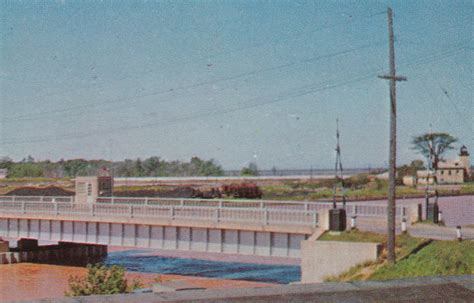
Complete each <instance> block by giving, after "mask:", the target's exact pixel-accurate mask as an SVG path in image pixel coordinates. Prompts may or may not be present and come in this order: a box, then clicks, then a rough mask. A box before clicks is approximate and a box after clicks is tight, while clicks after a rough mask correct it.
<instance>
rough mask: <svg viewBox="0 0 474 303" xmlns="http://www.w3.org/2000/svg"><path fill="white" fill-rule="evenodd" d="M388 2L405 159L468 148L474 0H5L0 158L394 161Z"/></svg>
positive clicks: (318, 164) (232, 165)
mask: <svg viewBox="0 0 474 303" xmlns="http://www.w3.org/2000/svg"><path fill="white" fill-rule="evenodd" d="M387 6H391V7H392V8H393V10H394V14H395V16H394V24H395V26H394V28H395V35H396V40H397V42H396V57H397V65H398V68H397V69H398V73H399V74H402V75H404V76H407V77H408V81H407V82H403V83H400V84H398V106H399V107H398V115H399V118H398V140H399V141H398V163H400V164H402V163H407V162H410V161H411V160H413V159H416V158H419V156H418V155H416V154H415V153H414V152H413V151H412V150H411V149H410V144H409V142H410V139H411V138H412V137H413V136H415V135H418V134H422V133H424V132H427V131H428V130H429V125H430V124H432V125H433V130H434V131H444V132H449V133H450V134H452V135H454V136H456V137H458V138H459V140H460V144H465V145H466V146H468V148H470V149H471V150H472V149H474V136H473V133H474V132H473V118H472V117H473V116H474V115H473V114H474V112H473V93H472V80H473V79H472V75H473V73H472V62H473V60H472V47H473V31H472V25H473V19H472V18H473V17H472V13H473V3H472V1H395V2H392V1H317V2H309V1H297V2H294V1H286V2H282V1H279V2H276V1H273V2H267V1H265V2H264V1H252V2H250V1H249V2H245V1H227V2H222V1H219V2H218V1H194V2H187V3H186V2H158V1H146V2H145V1H143V2H140V1H120V2H119V1H101V2H98V1H80V2H78V1H74V2H73V1H58V2H52V1H50V2H48V1H22V2H19V1H17V2H12V1H1V2H0V10H1V13H0V14H1V21H0V22H1V27H0V34H1V40H0V42H1V43H0V67H1V73H0V85H1V87H0V88H1V92H0V94H1V95H0V97H1V99H0V102H1V103H0V105H1V111H0V156H10V157H12V158H14V159H16V160H19V159H21V158H23V157H25V156H27V155H32V156H33V157H35V158H37V159H52V160H58V159H60V158H64V159H71V158H86V159H98V158H105V159H113V160H119V159H124V158H137V157H141V158H145V157H149V156H155V155H156V156H160V157H162V158H164V159H167V160H174V159H179V160H188V159H189V158H191V157H192V156H199V157H201V158H204V159H210V158H214V159H215V160H217V162H218V163H220V164H221V165H222V166H223V167H224V168H227V169H238V168H240V167H242V166H244V165H247V164H248V163H249V161H256V162H257V165H258V166H259V167H260V168H271V167H272V166H275V167H277V168H309V167H310V166H313V167H315V168H328V167H332V165H333V163H334V157H335V154H334V147H335V144H336V141H335V124H336V123H335V120H336V118H338V119H339V124H340V131H341V146H342V160H343V164H344V166H346V167H367V166H372V167H375V166H383V165H386V162H387V159H388V133H389V128H388V127H389V124H388V114H389V113H388V104H389V100H388V83H387V82H386V81H383V80H381V79H378V78H377V75H379V74H383V73H385V72H386V71H387V67H388V59H387V53H388V50H387V26H386V23H387V21H386V14H385V11H386V8H387ZM460 144H459V145H460Z"/></svg>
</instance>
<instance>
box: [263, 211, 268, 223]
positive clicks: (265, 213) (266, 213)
mask: <svg viewBox="0 0 474 303" xmlns="http://www.w3.org/2000/svg"><path fill="white" fill-rule="evenodd" d="M263 225H268V209H267V208H265V209H264V210H263Z"/></svg>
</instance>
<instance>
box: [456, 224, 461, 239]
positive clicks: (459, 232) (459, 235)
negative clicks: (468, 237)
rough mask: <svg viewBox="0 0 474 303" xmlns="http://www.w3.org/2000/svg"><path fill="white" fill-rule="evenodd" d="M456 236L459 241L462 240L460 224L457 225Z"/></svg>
mask: <svg viewBox="0 0 474 303" xmlns="http://www.w3.org/2000/svg"><path fill="white" fill-rule="evenodd" d="M456 238H457V239H458V241H459V242H461V241H462V232H461V226H460V225H458V226H456Z"/></svg>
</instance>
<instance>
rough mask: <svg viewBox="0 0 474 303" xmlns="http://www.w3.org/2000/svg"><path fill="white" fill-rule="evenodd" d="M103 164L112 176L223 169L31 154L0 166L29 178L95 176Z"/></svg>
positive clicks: (196, 163) (198, 163)
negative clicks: (39, 158) (39, 157)
mask: <svg viewBox="0 0 474 303" xmlns="http://www.w3.org/2000/svg"><path fill="white" fill-rule="evenodd" d="M103 167H107V168H109V169H110V170H111V171H112V172H113V174H114V175H115V176H123V177H144V176H150V177H155V176H163V177H165V176H221V175H223V174H224V171H223V170H222V168H221V167H220V166H219V165H218V164H216V163H215V162H214V160H209V161H205V160H201V159H199V158H197V157H193V158H192V159H191V160H190V162H180V161H171V162H167V161H164V160H161V159H160V158H159V157H150V158H148V159H145V160H141V159H136V160H130V159H126V160H124V161H119V162H110V161H105V160H84V159H72V160H66V161H65V160H60V161H58V162H51V161H49V160H46V161H35V160H34V159H33V158H32V157H28V158H27V159H23V160H22V161H20V162H13V161H12V160H11V159H10V158H8V157H5V158H1V159H0V168H7V169H8V170H9V171H8V178H26V177H28V178H32V177H49V178H62V177H76V176H87V175H96V174H97V173H98V172H99V170H101V169H102V168H103Z"/></svg>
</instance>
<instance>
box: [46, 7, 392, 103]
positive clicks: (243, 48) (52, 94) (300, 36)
mask: <svg viewBox="0 0 474 303" xmlns="http://www.w3.org/2000/svg"><path fill="white" fill-rule="evenodd" d="M382 14H384V12H376V13H373V14H368V15H363V16H352V15H351V16H350V19H349V20H347V21H343V22H338V23H334V24H330V25H326V26H322V27H319V28H316V29H313V30H311V31H307V32H303V33H299V34H297V35H293V36H291V37H288V38H286V39H281V40H278V41H267V42H261V43H256V44H253V45H250V46H246V47H241V48H238V49H234V50H231V51H227V52H220V53H217V54H214V55H210V56H205V57H202V58H200V59H198V61H199V60H209V59H215V58H219V57H222V56H224V55H229V54H233V53H239V52H242V51H245V50H248V49H253V48H259V47H262V46H265V45H278V44H281V43H284V42H288V41H293V40H298V39H302V38H307V35H310V34H313V33H316V32H320V31H323V30H326V29H330V28H334V27H338V26H341V25H344V24H349V23H352V22H354V21H357V20H363V19H370V18H373V17H376V16H380V15H382ZM195 62H196V59H192V60H187V61H183V62H181V63H177V64H170V65H167V66H164V67H163V66H162V67H160V68H159V69H149V70H147V71H144V72H143V73H141V76H143V75H146V74H150V73H153V72H156V71H160V72H161V71H163V68H169V67H176V66H185V65H187V64H190V63H195ZM129 78H131V77H129V76H125V77H122V78H119V79H117V80H118V81H121V80H125V79H129ZM70 79H71V78H69V79H68V80H70ZM117 80H115V81H117ZM114 85H115V84H114ZM90 87H91V86H90V85H89V86H82V87H79V88H77V89H74V90H73V91H79V90H82V89H84V88H90ZM101 91H104V90H103V89H102V90H101ZM99 92H100V91H99ZM63 93H65V92H55V93H49V94H46V95H44V96H54V95H60V94H63ZM66 93H71V90H69V91H67V92H66Z"/></svg>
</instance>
